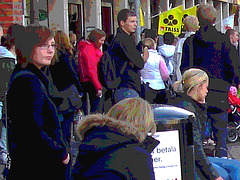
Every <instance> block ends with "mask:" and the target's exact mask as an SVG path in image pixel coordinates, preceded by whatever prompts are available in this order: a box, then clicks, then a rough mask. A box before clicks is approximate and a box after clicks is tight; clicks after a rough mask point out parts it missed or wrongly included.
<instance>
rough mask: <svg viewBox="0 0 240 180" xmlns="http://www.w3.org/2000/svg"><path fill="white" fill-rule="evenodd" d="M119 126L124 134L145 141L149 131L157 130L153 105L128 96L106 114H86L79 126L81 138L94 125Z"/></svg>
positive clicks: (78, 130) (152, 132)
mask: <svg viewBox="0 0 240 180" xmlns="http://www.w3.org/2000/svg"><path fill="white" fill-rule="evenodd" d="M105 125H108V126H110V127H115V128H118V129H119V130H120V131H122V132H123V133H124V134H127V135H133V136H135V137H136V138H137V140H138V141H139V142H143V141H144V140H145V139H146V137H147V135H148V133H151V135H153V134H154V133H155V132H156V124H155V122H154V115H153V110H152V107H151V105H150V104H149V103H148V102H147V101H145V100H143V99H142V98H126V99H124V100H122V101H120V102H118V103H117V104H115V105H114V106H113V107H112V108H110V110H109V111H108V113H107V114H106V115H101V114H96V115H90V116H86V117H85V118H84V120H83V121H82V122H80V124H79V125H78V127H77V132H78V134H79V135H80V138H81V139H84V133H85V132H86V131H88V130H89V129H91V128H93V127H99V126H100V127H103V126H105Z"/></svg>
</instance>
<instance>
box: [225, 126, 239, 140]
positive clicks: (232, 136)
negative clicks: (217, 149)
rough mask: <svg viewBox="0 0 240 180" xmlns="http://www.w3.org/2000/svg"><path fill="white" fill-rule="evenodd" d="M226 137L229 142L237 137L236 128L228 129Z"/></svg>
mask: <svg viewBox="0 0 240 180" xmlns="http://www.w3.org/2000/svg"><path fill="white" fill-rule="evenodd" d="M227 139H228V141H229V142H231V143H233V142H235V141H236V140H237V139H238V131H237V130H236V129H229V130H228V134H227Z"/></svg>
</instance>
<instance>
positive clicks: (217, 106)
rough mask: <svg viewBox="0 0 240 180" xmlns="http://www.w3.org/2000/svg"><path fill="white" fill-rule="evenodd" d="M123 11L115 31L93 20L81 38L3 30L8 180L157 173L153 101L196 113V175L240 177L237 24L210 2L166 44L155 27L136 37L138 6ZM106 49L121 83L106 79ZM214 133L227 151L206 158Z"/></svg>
mask: <svg viewBox="0 0 240 180" xmlns="http://www.w3.org/2000/svg"><path fill="white" fill-rule="evenodd" d="M117 20H118V25H119V28H118V30H117V33H116V35H115V36H113V35H111V36H109V37H107V36H106V34H105V32H104V31H102V30H100V29H94V30H93V31H91V32H90V34H89V36H88V39H86V40H81V41H78V40H77V38H76V35H75V34H70V35H69V36H68V35H67V34H65V33H64V32H63V31H61V30H55V31H52V30H50V29H49V28H47V27H44V26H27V27H23V26H21V25H18V24H13V25H11V26H10V27H9V28H8V31H7V33H6V35H4V36H3V37H2V38H1V46H0V61H1V65H2V66H1V68H2V69H1V70H0V73H1V75H0V76H1V90H0V98H1V101H0V103H1V104H0V107H1V108H2V109H4V110H2V112H3V113H2V114H1V116H2V121H1V123H2V124H1V129H2V131H1V132H2V136H1V143H0V147H1V151H0V152H1V161H2V163H3V164H7V162H8V153H9V155H10V158H11V168H10V170H9V174H8V176H7V177H8V179H16V177H17V178H21V177H22V178H25V179H33V178H34V177H32V176H33V175H36V174H37V176H38V178H41V179H45V178H46V177H48V176H50V175H52V176H53V177H54V179H73V178H74V179H84V178H86V179H93V178H95V179H154V178H155V177H154V170H153V165H152V160H151V152H152V150H153V149H154V147H156V146H157V144H158V143H159V142H157V140H155V139H154V138H152V137H151V136H149V133H150V134H152V135H153V134H154V133H155V131H156V125H155V123H154V116H153V111H152V108H151V105H150V104H171V105H174V106H179V107H181V108H184V109H187V110H189V111H192V112H194V113H195V115H196V118H195V119H194V122H192V123H193V141H194V146H195V151H194V153H195V159H196V161H195V165H196V172H195V173H194V178H195V179H203V178H205V179H217V180H221V179H238V178H239V177H240V170H239V167H240V166H239V162H238V161H235V160H230V159H226V157H227V154H226V150H227V147H226V134H227V124H228V111H227V109H228V107H229V102H228V91H229V88H230V87H232V89H234V88H233V87H235V88H238V85H239V77H240V76H239V74H240V70H239V65H240V64H239V63H240V61H239V54H238V50H237V42H238V40H239V37H238V32H237V31H236V30H233V29H229V30H227V32H226V34H222V33H220V32H218V31H217V30H216V28H215V27H214V22H215V20H216V10H215V9H214V8H213V7H212V6H210V5H201V6H199V7H198V10H197V17H195V16H188V17H186V18H185V21H184V29H185V32H184V33H183V35H182V36H181V37H175V36H174V35H173V34H172V33H170V32H167V33H165V34H164V35H163V37H162V42H161V43H160V42H159V36H158V35H157V31H156V30H154V29H145V30H144V31H143V32H142V40H141V41H140V42H139V43H138V44H137V45H136V43H135V40H134V36H133V33H135V31H136V28H137V16H136V15H135V14H134V12H132V11H131V10H128V9H123V10H121V11H120V12H119V14H118V17H117ZM0 34H1V33H0ZM160 44H161V45H160ZM107 51H109V52H110V51H111V52H112V56H111V57H112V59H114V65H115V71H116V72H115V73H116V75H117V76H119V77H120V79H121V80H120V81H119V84H118V86H117V87H116V88H114V89H108V88H107V87H106V86H105V85H104V83H103V82H101V79H100V78H99V63H100V61H101V58H102V57H103V55H104V53H105V52H107ZM2 77H4V79H3V78H2ZM232 89H231V92H233V90H232ZM234 90H235V89H234ZM6 92H7V95H6ZM79 113H83V115H84V118H83V120H82V121H81V122H79V124H78V128H77V134H79V136H80V139H81V144H80V146H79V154H78V157H77V160H76V163H75V165H74V167H72V163H71V160H72V159H71V153H70V145H71V127H72V123H73V122H74V120H75V117H76V114H79ZM6 117H7V118H6ZM6 127H7V128H6ZM212 134H213V135H212ZM26 137H32V139H34V140H33V141H31V143H29V141H28V140H26ZM206 139H208V140H209V139H210V140H211V139H213V141H214V143H216V149H217V151H216V156H217V157H219V158H216V157H207V155H206V154H205V152H204V149H203V141H204V140H206ZM136 164H138V166H136ZM20 167H27V168H26V170H25V171H24V170H23V169H22V168H20Z"/></svg>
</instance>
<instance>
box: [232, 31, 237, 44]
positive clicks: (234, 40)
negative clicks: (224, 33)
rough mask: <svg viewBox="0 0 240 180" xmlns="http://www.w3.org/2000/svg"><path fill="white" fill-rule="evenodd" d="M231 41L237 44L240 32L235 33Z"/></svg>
mask: <svg viewBox="0 0 240 180" xmlns="http://www.w3.org/2000/svg"><path fill="white" fill-rule="evenodd" d="M231 39H232V44H235V43H237V42H238V40H239V35H238V32H234V33H233V35H231Z"/></svg>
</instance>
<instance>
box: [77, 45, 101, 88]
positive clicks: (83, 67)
mask: <svg viewBox="0 0 240 180" xmlns="http://www.w3.org/2000/svg"><path fill="white" fill-rule="evenodd" d="M102 55H103V53H102V51H101V50H100V49H99V48H97V47H96V45H95V44H94V43H93V42H90V41H80V42H79V44H78V71H79V76H80V82H91V83H92V84H93V85H94V87H95V89H96V91H98V90H102V85H101V83H100V82H99V79H98V68H97V67H98V63H99V61H100V58H101V57H102Z"/></svg>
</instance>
